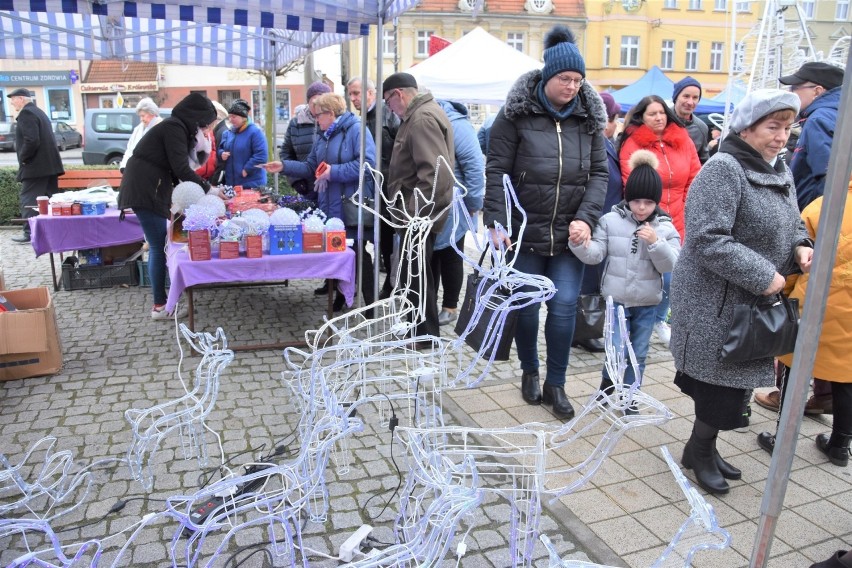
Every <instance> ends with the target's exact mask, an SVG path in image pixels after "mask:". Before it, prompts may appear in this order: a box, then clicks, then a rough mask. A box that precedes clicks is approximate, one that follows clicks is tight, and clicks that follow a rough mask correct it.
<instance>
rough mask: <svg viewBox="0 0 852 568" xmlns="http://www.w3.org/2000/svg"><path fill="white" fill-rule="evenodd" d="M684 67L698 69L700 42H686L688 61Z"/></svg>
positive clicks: (688, 69) (689, 69)
mask: <svg viewBox="0 0 852 568" xmlns="http://www.w3.org/2000/svg"><path fill="white" fill-rule="evenodd" d="M684 68H685V69H686V70H687V71H695V70H696V69H698V42H697V41H688V42H686V63H685V64H684Z"/></svg>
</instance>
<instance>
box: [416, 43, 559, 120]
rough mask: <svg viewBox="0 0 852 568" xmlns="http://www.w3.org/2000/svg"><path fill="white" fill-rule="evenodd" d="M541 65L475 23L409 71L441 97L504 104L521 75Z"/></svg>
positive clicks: (436, 95)
mask: <svg viewBox="0 0 852 568" xmlns="http://www.w3.org/2000/svg"><path fill="white" fill-rule="evenodd" d="M541 67H542V63H541V62H540V61H538V60H537V59H533V58H532V57H530V56H528V55H525V54H524V53H521V52H520V51H518V50H517V49H515V48H513V47H511V46H510V45H508V44H507V43H506V42H504V41H501V40H499V39H497V38H496V37H494V36H493V35H491V34H489V33H488V32H486V31H485V30H484V29H482V28H480V27H476V28H474V29H473V30H471V31H470V32H468V33H467V34H465V35H464V36H463V37H462V38H461V39H459V40H458V41H456V42H454V43H452V44H450V45H449V46H448V47H446V48H444V49H442V50H441V51H439V52H438V53H436V54H435V55H433V56H432V57H430V58H429V59H427V60H425V61H423V62H422V63H420V64H419V65H415V66H414V67H412V68H410V69H408V70H407V71H408V73H411V74H412V75H414V77H415V78H416V79H417V84H418V85H422V86H424V87H426V88H427V89H429V90H430V91H432V94H433V95H435V97H437V98H439V99H450V100H454V101H459V102H465V103H478V104H496V105H501V104H503V103H504V102H505V100H506V94H507V93H508V92H509V89H510V88H511V87H512V85H513V84H514V82H515V81H516V80H517V79H518V77H520V76H521V75H522V74H524V73H526V72H527V71H531V70H532V69H541Z"/></svg>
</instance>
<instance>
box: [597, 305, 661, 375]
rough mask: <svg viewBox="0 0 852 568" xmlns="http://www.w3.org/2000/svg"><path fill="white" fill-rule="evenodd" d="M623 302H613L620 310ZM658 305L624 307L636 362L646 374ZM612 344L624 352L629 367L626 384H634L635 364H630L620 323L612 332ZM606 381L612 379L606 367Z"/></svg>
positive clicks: (641, 371) (616, 349) (617, 350)
mask: <svg viewBox="0 0 852 568" xmlns="http://www.w3.org/2000/svg"><path fill="white" fill-rule="evenodd" d="M620 305H621V304H618V303H615V302H613V307H614V308H615V309H616V310H618V306H620ZM656 316H657V306H636V307H633V308H624V319H625V320H626V323H627V335H628V338H629V340H630V344H631V345H632V346H633V353H634V355H636V362H637V363H638V364H639V373H640V374H642V375H644V374H645V358H646V357H648V347H649V345H650V343H651V333H653V331H654V324H655V323H656V321H657V318H656ZM612 345H613V347H615V352H616V353H618V352H619V351H620V352H622V353H624V357H625V360H626V361H627V369H625V371H624V384H625V385H632V384H633V383H634V382H635V381H636V374H635V373H634V372H633V365H631V364H630V359H629V358H628V357H627V347H626V346H625V343H624V340H623V339H622V337H621V333H620V331H619V328H618V325H616V326H615V329H614V330H613V334H612ZM603 378H604V382H606V381H611V377H610V376H609V373H607V371H606V367H604V369H603Z"/></svg>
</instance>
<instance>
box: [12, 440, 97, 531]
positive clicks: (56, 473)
mask: <svg viewBox="0 0 852 568" xmlns="http://www.w3.org/2000/svg"><path fill="white" fill-rule="evenodd" d="M55 446H56V438H54V437H53V436H46V437H44V438H42V439H41V440H39V441H37V442H35V443H34V444H33V445H32V446H30V448H29V450H27V453H26V455H25V456H24V457H23V458H22V459H21V461H20V462H19V463H18V464H17V465H14V466H13V465H12V464H11V463H10V462H9V460H8V458H6V456H5V454H3V453H2V452H0V516H2V517H3V518H9V517H13V516H14V517H22V516H23V517H27V518H32V519H39V520H43V521H45V522H49V521H51V520H53V519H55V518H57V517H59V516H61V515H64V514H66V513H70V512H71V511H73V510H74V509H76V508H77V507H78V506H80V504H82V503H83V501H84V500H85V498H86V495H88V493H89V488H90V486H91V483H92V480H91V475H90V474H89V472H88V471H85V470H83V471H78V472H76V473H74V474H72V473H71V470H72V468H73V466H74V456H73V455H72V454H71V452H70V451H68V450H63V451H59V452H57V451H55V450H54V448H55ZM41 452H43V453H44V455H43V457H42V458H41V459H42V460H43V463H42V464H41V465H40V466H35V467H33V469H32V471H33V473H34V475H33V476H32V478H31V479H25V478H24V477H23V475H21V471H22V470H23V469H24V468H28V469H29V468H30V465H31V463H30V462H34V461H36V458H34V457H33V456H34V455H35V454H38V453H41Z"/></svg>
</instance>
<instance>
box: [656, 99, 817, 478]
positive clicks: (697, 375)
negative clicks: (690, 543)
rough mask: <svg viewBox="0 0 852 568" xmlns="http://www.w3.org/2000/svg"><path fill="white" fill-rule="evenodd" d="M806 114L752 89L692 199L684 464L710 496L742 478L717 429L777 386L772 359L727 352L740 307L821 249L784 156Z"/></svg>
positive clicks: (682, 278)
mask: <svg viewBox="0 0 852 568" xmlns="http://www.w3.org/2000/svg"><path fill="white" fill-rule="evenodd" d="M798 111H799V98H798V97H797V96H796V95H795V94H793V93H790V92H787V91H781V90H777V89H761V90H758V91H754V92H752V93H749V94H748V95H747V96H746V97H745V98H744V99H743V100H742V102H741V103H740V104H739V105H738V106H737V107H736V108H735V109H734V112H733V114H732V115H731V120H730V123H729V128H730V131H731V133H730V134H729V135H728V136H727V137H726V138H725V139H724V141H723V142H722V144H721V146H720V149H719V151H718V153H717V154H716V155H715V156H713V157H712V158H711V159H710V160H709V161H708V162H707V163H706V164H705V165H704V167H703V168H702V169H701V171H700V172H699V173H698V175H697V176H696V177H695V180H694V181H693V182H692V186H691V188H690V191H689V195H688V197H687V200H686V241H685V243H684V246H683V250H682V252H681V255H680V259H679V262H678V264H677V266H675V269H674V273H673V280H672V341H671V351H672V354H673V355H674V358H675V367H676V369H677V374H676V376H675V384H676V385H677V386H678V387H679V388H680V389H681V391H683V392H684V393H685V394H687V395H689V396H690V397H691V398H692V399H693V402H694V403H695V424H694V426H693V430H692V436H691V437H690V439H689V441H688V442H687V443H686V447H685V448H684V451H683V459H682V461H681V463H682V464H683V466H684V467H685V468H687V469H694V470H695V477H696V480H697V481H698V484H699V485H700V486H701V487H703V488H704V489H705V490H707V491H708V492H710V493H716V494H722V493H727V492H728V490H729V486H728V483H727V482H726V481H725V480H726V479H739V478H740V476H741V472H740V470H738V469H737V468H735V467H734V466H732V465H731V464H729V463H727V462H726V461H724V460H723V459H722V458H721V456H720V455H719V452H718V451H717V450H716V436H717V434H718V433H719V431H720V430H733V429H735V428H738V427H741V426H745V425H746V424H748V422H747V417H746V416H745V414H746V405H747V400H748V399H749V396H750V394H751V391H752V390H753V389H754V388H756V387H768V386H772V385H773V384H774V383H773V376H774V374H773V360H772V358H771V357H768V358H764V359H755V360H751V361H745V362H738V363H732V362H730V361H725V360H722V359H721V356H720V353H721V348H722V345H723V344H724V342H725V339H726V337H727V333H728V330H729V328H730V325H731V321H732V319H733V311H734V306H735V305H736V304H749V303H751V302H752V300H754V299H755V298H758V297H760V296H771V295H774V294H777V293H779V292H781V290H782V289H783V287H784V281H785V276H786V275H788V274H792V273H793V272H795V271H799V270H801V271H805V272H806V271H808V270H809V269H810V264H811V259H812V256H813V242H812V241H811V240H810V238H809V236H808V233H807V231H806V230H805V227H804V224H803V223H802V221H801V219H800V217H799V211H798V206H797V204H796V191H795V187H794V185H793V178H792V176H791V174H790V170H789V169H788V168H787V165H786V164H785V163H784V160H779V159H778V153H779V152H781V150H783V149H784V146H785V144H786V142H787V138H788V137H789V135H790V126H791V124H792V123H793V121H794V120H795V117H796V114H797V113H798Z"/></svg>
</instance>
